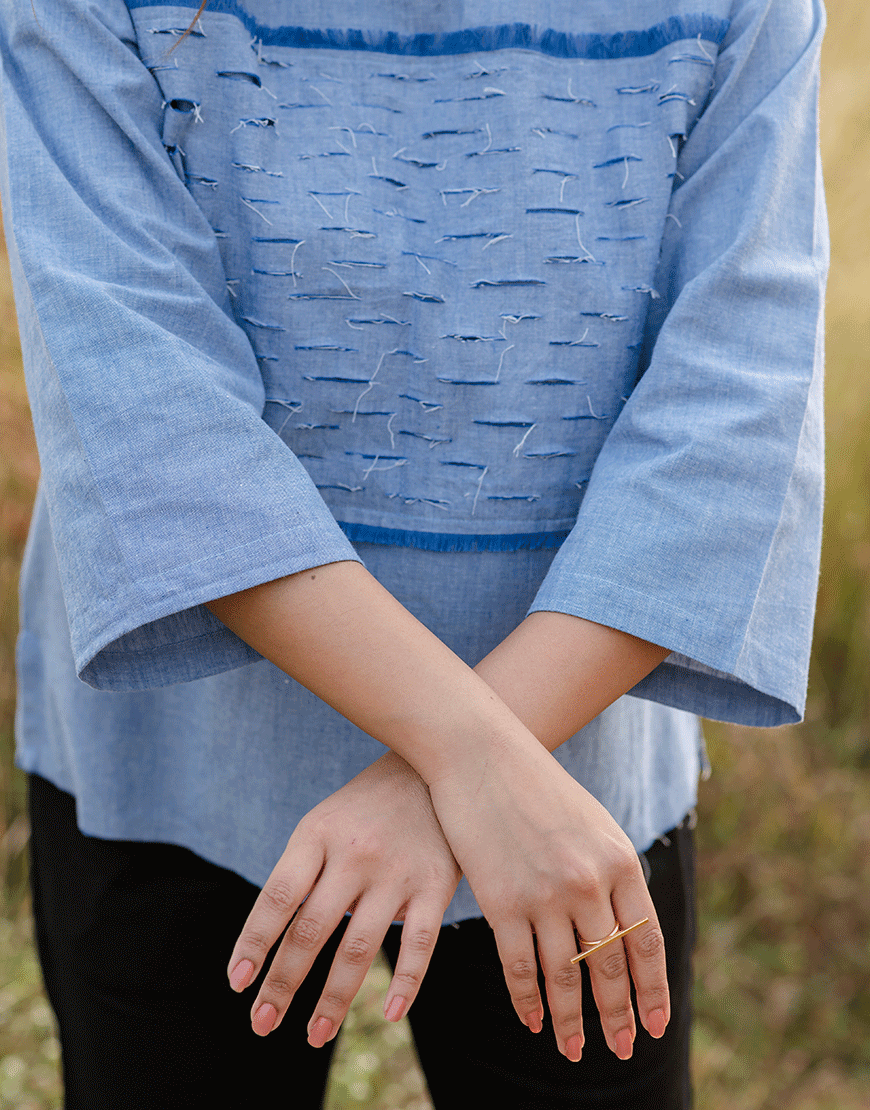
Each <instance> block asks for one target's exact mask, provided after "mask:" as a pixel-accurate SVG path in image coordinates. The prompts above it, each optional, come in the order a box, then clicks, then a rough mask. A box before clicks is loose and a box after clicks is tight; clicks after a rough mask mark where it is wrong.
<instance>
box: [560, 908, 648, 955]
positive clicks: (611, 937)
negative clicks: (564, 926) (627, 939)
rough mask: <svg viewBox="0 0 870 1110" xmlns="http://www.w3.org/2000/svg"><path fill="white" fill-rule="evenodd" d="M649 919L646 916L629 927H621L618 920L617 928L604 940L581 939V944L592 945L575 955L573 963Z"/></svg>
mask: <svg viewBox="0 0 870 1110" xmlns="http://www.w3.org/2000/svg"><path fill="white" fill-rule="evenodd" d="M648 921H649V918H648V917H645V918H644V919H643V920H642V921H635V923H634V924H633V925H629V927H628V928H627V929H620V927H619V922H618V921H617V923H616V928H615V929H614V930H613V932H612V933H610V935H609V936H606V937H605V938H604V940H589V941H584V940H581V941H580V943H581V944H591V945H592V947H591V948H587V949H586V951H585V952H580V953H578V954H577V955H576V956H574V957H573V958H572V960H571V963H572V964H576V963H579V962H580V961H581V960H585V959H586V957H587V956H591V955H592V953H593V952H597V951H598V950H599V948H603V947H604V946H605V944H611V943H612V942H613V941H615V940H619V938H620V937H624V936H625V935H626V933H631V932H633V931H634V930H635V929H639V928H640V927H641V925H646V923H647V922H648Z"/></svg>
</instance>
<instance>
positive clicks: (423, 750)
mask: <svg viewBox="0 0 870 1110" xmlns="http://www.w3.org/2000/svg"><path fill="white" fill-rule="evenodd" d="M209 608H210V609H211V611H212V612H213V613H214V614H215V616H217V617H218V618H219V619H220V620H222V621H223V622H224V623H225V624H226V625H228V626H229V627H230V628H231V629H232V630H233V631H234V632H236V633H237V635H239V636H240V637H241V638H242V639H243V640H245V641H246V642H247V643H249V644H250V645H251V646H252V647H254V648H255V649H256V650H257V651H259V652H260V654H261V655H264V656H265V657H266V658H267V659H269V660H271V662H272V663H274V664H275V665H276V666H278V667H280V668H281V669H282V670H283V671H284V672H285V673H287V674H288V675H290V676H291V677H292V678H294V679H296V680H297V681H298V682H300V683H301V684H302V685H303V686H305V687H307V688H308V689H309V690H311V691H312V692H313V693H315V694H317V696H318V697H320V698H322V699H323V701H325V702H327V703H328V704H329V705H331V706H333V708H335V709H336V710H338V712H339V713H341V714H342V715H343V716H345V717H347V718H348V720H350V721H352V722H353V723H354V724H356V725H358V726H359V727H360V728H362V729H363V730H364V731H365V732H367V733H369V735H371V736H374V737H375V738H376V739H378V740H380V741H382V742H383V743H385V744H387V745H388V746H389V747H391V748H392V749H393V750H394V751H395V752H397V753H398V754H399V755H401V756H402V757H403V758H404V759H406V760H407V762H408V763H410V764H411V766H412V767H414V769H415V770H417V771H418V772H419V773H420V775H421V776H422V777H423V779H424V780H425V781H426V782H427V783H430V784H431V783H432V782H433V780H435V779H438V778H440V777H441V776H443V775H445V774H455V773H456V772H457V771H459V772H461V771H462V770H463V768H464V767H465V768H467V769H468V770H469V771H472V770H473V769H475V768H477V769H479V768H480V767H481V766H482V765H483V764H484V763H485V762H486V761H487V760H489V759H490V758H493V757H494V756H495V755H496V754H497V753H498V751H499V750H500V747H501V746H502V745H503V744H505V743H508V744H510V745H512V746H517V745H519V746H520V747H528V746H529V745H532V746H534V740H533V737H532V735H531V734H530V733H529V732H528V730H527V729H526V728H524V727H523V725H522V724H521V723H520V721H519V720H518V719H517V717H516V716H515V715H514V713H513V712H511V710H510V709H508V708H507V707H506V706H505V704H504V703H503V702H502V700H501V699H500V698H499V697H497V696H496V695H495V694H494V693H493V691H492V690H490V689H489V687H488V686H487V685H486V683H485V682H484V680H483V679H482V678H481V677H480V676H478V675H477V674H475V673H474V671H473V670H472V669H471V668H470V667H468V666H467V665H466V664H465V663H463V661H462V660H461V659H459V657H458V656H456V655H454V653H453V652H452V651H450V649H449V648H448V647H446V646H445V645H444V644H443V643H442V642H441V641H440V640H439V639H438V637H437V636H435V635H433V633H431V632H430V631H429V630H428V629H427V628H426V627H425V626H424V625H423V624H421V623H420V622H419V621H418V620H417V619H416V618H415V617H414V616H412V615H411V613H409V612H408V610H407V609H405V608H404V606H402V605H401V604H400V603H399V602H398V601H396V599H395V598H394V597H393V596H392V595H391V594H390V593H389V592H388V591H387V590H385V589H384V588H383V586H381V585H380V583H379V582H377V580H376V579H375V578H374V577H373V576H372V575H370V574H369V573H368V571H366V570H365V568H364V567H362V566H361V565H359V564H358V563H351V562H341V563H330V564H327V565H326V566H321V567H315V568H313V569H311V570H308V571H303V572H300V573H299V574H294V575H290V576H288V577H286V578H280V579H276V580H274V581H272V582H266V583H264V584H263V585H261V586H255V587H253V588H252V589H249V590H244V591H242V592H240V593H236V594H231V595H229V596H228V597H224V598H219V599H217V600H215V601H212V602H210V603H209Z"/></svg>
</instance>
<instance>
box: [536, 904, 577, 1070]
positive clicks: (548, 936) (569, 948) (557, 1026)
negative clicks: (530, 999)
mask: <svg viewBox="0 0 870 1110" xmlns="http://www.w3.org/2000/svg"><path fill="white" fill-rule="evenodd" d="M535 932H536V934H537V937H538V958H539V960H540V961H541V968H542V969H543V972H544V980H545V982H546V987H547V1003H548V1005H549V1007H550V1017H551V1018H552V1019H553V1031H554V1032H555V1034H556V1044H557V1045H558V1046H559V1051H560V1052H561V1053H562V1055H563V1056H566V1057H567V1058H568V1059H569V1060H572V1061H573V1062H574V1063H576V1062H577V1061H578V1060H579V1059H580V1056H581V1055H582V1052H583V1043H584V1036H583V1002H582V989H581V984H582V974H581V971H580V967H579V965H578V964H572V963H571V957H572V956H574V955H576V952H577V941H576V939H575V937H574V924H573V922H572V921H570V920H569V919H567V918H566V919H564V920H563V921H561V922H553V921H547V922H546V923H542V924H537V923H536V925H535Z"/></svg>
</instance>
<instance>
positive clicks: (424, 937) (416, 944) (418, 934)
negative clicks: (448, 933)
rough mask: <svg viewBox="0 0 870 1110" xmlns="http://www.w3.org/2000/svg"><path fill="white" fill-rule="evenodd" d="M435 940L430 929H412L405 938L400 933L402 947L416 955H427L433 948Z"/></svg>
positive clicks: (435, 935)
mask: <svg viewBox="0 0 870 1110" xmlns="http://www.w3.org/2000/svg"><path fill="white" fill-rule="evenodd" d="M436 938H437V933H435V931H434V930H432V929H414V930H413V932H411V933H409V934H408V936H407V937H406V936H405V934H404V932H403V933H402V947H403V948H407V949H408V951H409V952H411V953H413V954H416V955H427V954H428V953H429V952H431V951H432V949H433V948H434V947H435V941H436Z"/></svg>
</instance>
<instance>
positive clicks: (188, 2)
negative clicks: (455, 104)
mask: <svg viewBox="0 0 870 1110" xmlns="http://www.w3.org/2000/svg"><path fill="white" fill-rule="evenodd" d="M130 7H131V9H133V10H135V9H136V8H161V7H173V8H178V7H185V8H190V9H191V10H193V11H195V10H196V9H197V8H198V7H199V4H197V3H196V2H195V0H180V2H176V3H173V4H171V5H168V4H167V3H166V0H130ZM207 11H209V12H222V13H224V14H226V15H233V16H235V17H236V18H237V19H239V20H240V21H241V22H242V23H243V24H244V26H245V28H246V29H247V30H248V31H249V33H250V34H251V35H252V36H253V38H255V39H258V40H259V41H260V42H261V43H262V44H263V45H264V46H293V47H297V48H301V49H309V50H357V51H364V52H369V53H374V54H396V55H401V56H406V57H415V58H432V57H436V56H438V55H450V54H473V53H480V52H483V53H486V52H491V51H494V50H533V51H536V52H537V53H539V54H547V55H549V56H550V57H552V58H587V59H599V60H601V59H616V58H641V57H646V56H647V55H649V54H655V53H656V51H658V50H661V49H662V47H663V46H668V45H670V43H673V42H680V41H682V40H685V39H697V38H698V36H700V37H701V38H702V39H704V40H706V41H707V42H714V43H720V42H721V41H722V39H723V38H724V37H725V32H726V31H727V30H728V23H729V21H728V20H727V19H719V18H718V17H717V16H712V15H705V14H703V13H696V14H692V15H673V16H671V17H670V18H669V19H666V20H665V21H664V22H663V23H657V24H656V25H655V26H654V27H648V28H647V29H646V30H644V31H617V32H614V33H612V34H598V33H586V34H574V33H572V32H570V31H553V30H550V29H547V28H543V27H536V26H533V25H532V24H529V23H503V24H500V25H499V26H495V27H467V28H465V29H464V30H461V31H444V32H441V33H439V34H415V35H408V34H402V33H401V32H398V31H374V30H372V31H359V30H352V29H351V30H340V29H338V28H326V29H323V30H321V29H318V28H313V27H267V26H265V25H264V24H262V23H258V22H257V21H256V20H255V19H254V18H253V16H251V15H250V14H249V13H248V12H246V11H245V9H244V8H243V7H241V5H240V4H238V3H237V0H209V5H208V8H207Z"/></svg>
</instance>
